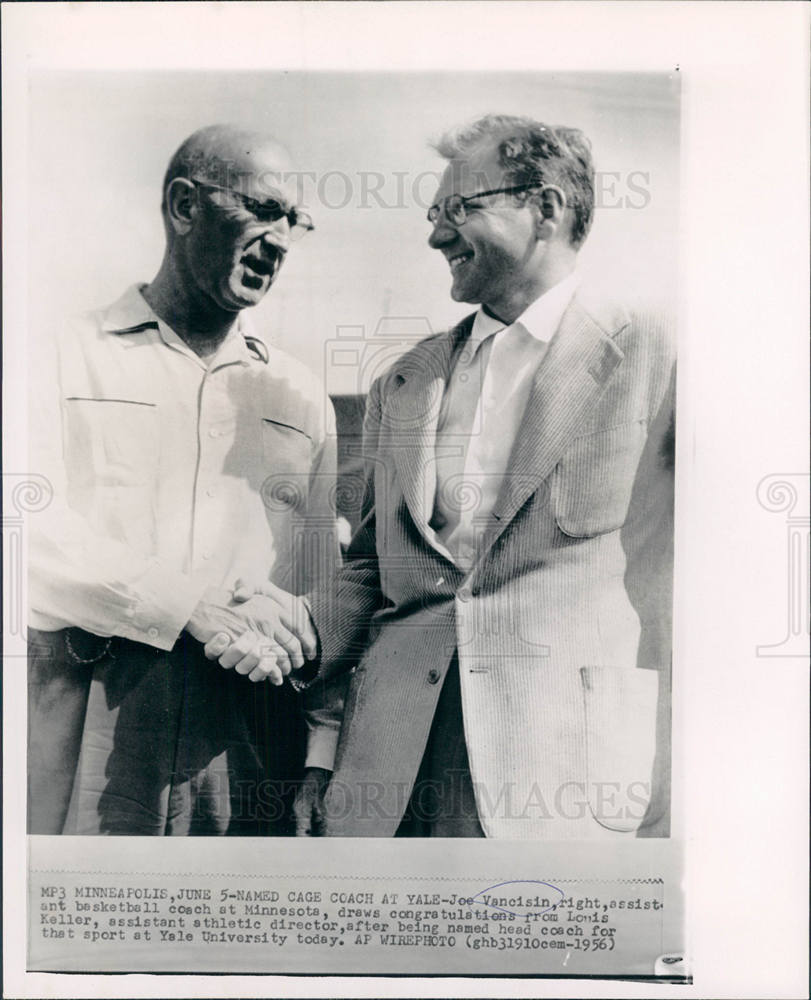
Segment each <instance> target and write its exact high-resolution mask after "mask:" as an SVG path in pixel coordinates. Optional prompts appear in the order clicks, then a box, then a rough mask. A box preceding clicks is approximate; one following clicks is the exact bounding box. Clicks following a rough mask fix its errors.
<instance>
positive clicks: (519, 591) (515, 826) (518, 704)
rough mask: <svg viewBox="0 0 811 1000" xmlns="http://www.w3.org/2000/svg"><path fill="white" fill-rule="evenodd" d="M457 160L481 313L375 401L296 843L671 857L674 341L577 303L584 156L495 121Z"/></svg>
mask: <svg viewBox="0 0 811 1000" xmlns="http://www.w3.org/2000/svg"><path fill="white" fill-rule="evenodd" d="M438 148H439V151H440V153H441V154H442V155H443V156H444V157H445V158H446V159H447V161H448V162H447V168H446V170H445V172H444V175H443V177H442V179H441V182H440V185H439V189H438V191H437V193H436V197H435V203H434V204H433V205H432V207H431V208H430V210H429V212H428V220H429V222H430V224H431V232H430V236H429V240H428V242H429V245H430V246H431V247H432V248H433V249H435V250H438V251H439V252H440V253H442V254H443V256H444V257H445V258H446V260H447V262H448V265H449V268H450V280H451V295H452V297H453V298H454V299H455V300H456V301H459V302H469V303H472V304H474V305H476V306H477V310H476V312H475V313H474V314H473V315H471V316H468V317H467V319H465V320H463V321H462V322H461V323H460V324H459V326H458V327H457V328H456V329H454V330H452V331H451V332H449V333H445V334H441V335H439V336H436V337H433V338H429V339H428V340H426V341H423V342H422V343H421V344H419V345H418V346H417V347H415V348H414V349H413V350H411V351H410V352H409V353H408V354H406V355H405V356H404V357H403V358H401V359H400V360H399V361H397V362H396V363H395V364H394V365H392V367H391V369H390V370H389V371H388V372H387V373H386V374H385V375H384V376H383V377H382V378H380V379H379V380H378V381H377V382H376V383H375V384H374V385H373V386H372V388H371V391H370V393H369V398H368V403H367V413H366V422H365V452H366V459H367V474H368V483H367V493H366V503H365V508H364V519H363V521H362V524H361V526H360V528H359V530H358V532H357V534H356V536H355V538H354V539H353V541H352V544H351V546H350V548H349V551H348V553H347V558H346V561H345V563H344V566H343V568H342V569H341V570H340V572H339V574H338V576H337V578H336V581H335V583H334V585H333V586H332V587H331V588H328V589H325V590H323V591H321V592H319V593H316V594H315V595H314V596H313V597H312V601H311V610H312V617H313V621H314V624H315V628H316V630H317V632H318V638H319V644H320V648H319V653H320V664H321V668H320V678H321V680H320V682H317V683H316V684H315V685H314V686H313V688H312V689H311V692H312V693H311V695H310V697H311V698H315V697H321V698H323V699H324V700H325V701H326V702H327V703H329V700H330V698H332V699H333V700H334V699H335V697H336V694H335V692H336V691H340V683H341V682H340V677H341V675H342V672H343V671H345V670H349V671H350V679H349V683H348V690H347V691H346V696H345V701H344V707H343V713H342V714H341V713H340V712H339V711H335V712H334V713H333V715H334V720H333V730H334V734H337V732H338V729H339V728H340V739H339V741H338V745H337V753H336V757H335V761H334V764H333V769H334V774H333V776H332V779H331V782H330V784H329V788H328V791H327V794H326V797H325V799H324V800H323V802H322V800H321V793H322V792H323V789H324V786H325V785H326V783H327V781H328V780H329V777H330V775H329V770H326V769H322V770H318V769H312V770H310V771H309V772H308V774H307V778H306V780H305V784H304V786H303V790H302V794H301V796H300V798H299V802H298V804H297V813H298V820H299V830H300V832H302V833H310V834H313V833H318V832H322V831H323V832H325V833H326V834H328V835H333V836H338V835H344V836H391V835H395V834H397V835H401V836H402V835H417V836H446V837H457V836H471V837H474V836H475V837H481V836H490V837H502V838H513V839H527V838H530V839H561V838H566V839H568V838H586V839H608V838H615V839H623V838H628V837H629V836H631V837H632V836H635V835H639V836H645V835H647V836H651V835H662V834H664V833H665V832H666V830H667V799H668V792H667V766H666V763H665V757H666V753H665V747H666V742H667V740H666V735H665V734H666V730H667V677H668V672H669V663H670V587H671V575H672V574H671V545H672V461H671V454H670V453H671V447H672V424H671V421H672V413H673V351H672V347H671V344H670V339H669V336H668V334H667V332H666V330H665V328H664V326H663V324H662V323H660V322H659V320H658V318H657V317H655V316H651V315H646V314H635V313H631V312H628V311H626V310H625V309H624V308H623V307H622V306H620V305H618V304H617V303H616V302H613V301H608V300H607V299H606V298H604V297H597V296H593V295H589V293H588V291H587V290H586V289H585V288H580V287H579V286H578V279H577V276H576V274H577V272H576V261H577V256H578V252H579V250H580V248H581V246H582V244H583V242H584V240H585V239H586V236H587V234H588V232H589V228H590V226H591V222H592V215H593V208H594V170H593V166H592V160H591V152H590V147H589V143H588V140H587V139H586V138H585V136H583V135H582V133H580V132H579V131H578V130H577V129H572V128H564V127H554V128H553V127H551V126H547V125H544V124H542V123H540V122H536V121H533V120H531V119H527V118H516V117H512V116H488V117H486V118H484V119H481V120H479V121H478V122H476V123H475V124H473V125H472V126H471V127H469V128H467V129H463V130H460V131H459V132H457V133H454V134H451V135H449V136H447V137H446V138H445V139H444V140H443V141H442V142H441V143H440V145H439V147H438ZM338 721H340V727H339V726H338V724H337V722H338ZM657 726H658V730H659V732H658V733H657Z"/></svg>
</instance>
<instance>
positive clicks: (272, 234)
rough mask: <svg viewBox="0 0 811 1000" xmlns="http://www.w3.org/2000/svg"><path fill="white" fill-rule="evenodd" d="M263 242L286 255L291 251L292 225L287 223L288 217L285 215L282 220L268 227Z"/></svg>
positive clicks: (263, 235)
mask: <svg viewBox="0 0 811 1000" xmlns="http://www.w3.org/2000/svg"><path fill="white" fill-rule="evenodd" d="M262 242H263V243H267V244H269V245H270V246H272V247H274V248H276V249H277V250H283V251H284V252H285V253H286V252H287V251H288V250H289V249H290V242H291V240H290V223H289V222H288V221H287V216H284V215H283V216H282V217H281V219H276V221H275V222H272V223H271V224H270V225H269V226H268V228H267V229H266V230H265V232H264V233H263V234H262Z"/></svg>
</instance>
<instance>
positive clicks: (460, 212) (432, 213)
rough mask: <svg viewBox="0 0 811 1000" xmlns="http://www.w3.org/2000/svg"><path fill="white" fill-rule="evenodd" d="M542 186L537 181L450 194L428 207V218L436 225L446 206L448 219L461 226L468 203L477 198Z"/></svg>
mask: <svg viewBox="0 0 811 1000" xmlns="http://www.w3.org/2000/svg"><path fill="white" fill-rule="evenodd" d="M542 187H543V184H540V183H538V182H537V181H536V182H535V183H534V184H518V185H514V186H513V187H504V188H494V189H493V190H492V191H477V192H476V193H475V194H464V195H462V194H449V195H448V196H447V197H446V198H443V199H442V201H441V202H437V204H436V205H431V207H430V208H429V209H428V215H427V219H428V221H429V222H430V223H431V225H432V226H435V225H436V224H437V222H438V221H439V216H440V214H441V212H442V210H443V208H444V210H445V217H446V218H447V219H448V221H449V222H451V223H453V225H454V226H461V225H463V224H464V223H465V221H466V220H467V208H466V205H467V203H468V202H470V201H475V200H476V199H477V198H485V197H486V196H487V195H491V194H518V193H519V192H521V191H531V190H533V189H535V190H539V189H540V188H542Z"/></svg>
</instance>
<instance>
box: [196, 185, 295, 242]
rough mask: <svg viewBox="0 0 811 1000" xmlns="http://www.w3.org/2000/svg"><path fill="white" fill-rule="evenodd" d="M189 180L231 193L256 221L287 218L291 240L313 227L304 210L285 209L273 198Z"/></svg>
mask: <svg viewBox="0 0 811 1000" xmlns="http://www.w3.org/2000/svg"><path fill="white" fill-rule="evenodd" d="M190 180H191V183H192V184H193V185H194V186H195V187H203V188H210V189H211V190H212V191H227V192H228V193H229V194H232V195H233V196H234V197H235V198H238V199H239V200H240V201H241V202H242V204H243V205H244V206H245V208H246V209H247V210H248V211H249V212H250V213H251V215H252V216H253V217H254V218H255V219H256V220H257V222H265V223H267V222H278V221H279V219H287V224H288V225H289V226H290V239H291V240H300V239H301V238H302V236H305V235H306V234H307V233H309V232H311V231H312V230H313V229H315V226H314V225H313V220H312V219H311V218H310V216H309V215H308V214H307V213H306V212H302V211H301V210H300V209H298V208H291V209H289V210H288V211H285V209H284V208H283V207H282V205H281V204H280V203H279V202H278V201H276V200H275V198H268V199H267V201H259V200H258V199H257V198H251V197H249V196H248V195H246V194H242V193H241V192H240V191H235V190H234V189H233V188H228V187H222V186H221V185H220V184H210V183H209V182H208V181H198V180H195V179H194V178H190Z"/></svg>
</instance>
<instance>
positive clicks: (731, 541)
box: [2, 2, 809, 998]
mask: <svg viewBox="0 0 811 1000" xmlns="http://www.w3.org/2000/svg"><path fill="white" fill-rule="evenodd" d="M808 20H809V17H808V6H807V5H805V4H795V3H786V4H782V3H701V4H693V3H686V4H685V3H666V2H665V3H644V2H641V3H627V4H626V3H571V4H565V5H563V4H555V3H549V4H547V3H499V4H494V3H454V4H421V3H417V4H414V3H398V4H382V3H381V4H364V3H359V4H298V3H290V4H269V5H256V4H250V3H245V4H205V5H197V4H185V3H184V4H101V5H96V4H82V5H79V4H12V5H8V4H7V5H5V6H4V10H3V25H2V27H3V125H4V143H3V180H4V195H5V197H4V223H3V238H4V261H3V269H4V307H3V308H4V316H3V318H4V333H5V337H4V358H3V360H4V375H3V389H4V430H5V437H4V471H5V473H6V475H8V474H9V473H11V474H14V473H15V472H17V473H18V472H21V471H22V470H25V469H26V457H25V456H26V441H25V409H26V361H27V354H28V352H27V349H26V346H27V343H28V341H29V340H30V339H31V337H32V336H33V332H32V331H33V330H34V327H35V324H34V323H33V322H32V320H31V318H30V316H29V312H30V313H32V314H36V313H37V312H38V309H39V305H40V304H41V301H42V300H46V299H48V298H50V297H53V296H55V294H56V292H57V291H59V292H60V294H61V293H62V292H64V281H63V280H62V279H61V278H60V275H59V273H58V272H57V270H56V269H50V270H47V269H46V268H45V267H44V266H39V263H38V262H39V261H40V260H41V261H46V260H47V261H48V262H52V261H53V260H54V259H55V258H58V257H60V256H61V258H63V259H64V258H70V263H71V266H72V267H73V266H74V264H76V265H77V266H76V268H75V271H74V273H76V271H81V270H83V269H84V270H90V269H91V268H98V267H100V266H102V265H100V264H99V259H100V258H104V257H105V256H106V255H108V254H109V255H113V254H116V253H122V252H123V251H122V249H121V248H122V246H123V245H124V243H125V242H126V241H125V237H124V236H122V235H121V234H120V232H118V227H117V226H116V224H115V217H113V218H111V219H110V224H109V226H108V227H107V230H106V232H107V236H106V237H105V239H106V243H105V246H104V247H103V248H102V249H101V252H97V249H96V248H94V247H92V246H90V245H89V244H88V243H87V241H86V240H85V238H84V235H83V233H84V230H83V229H82V230H79V231H78V232H73V233H72V234H71V239H70V241H68V242H64V245H63V243H60V244H59V245H57V246H55V247H54V246H52V244H53V243H54V241H56V240H61V239H62V233H63V230H62V229H60V227H59V225H58V218H57V217H53V218H51V219H49V220H48V225H47V226H46V227H45V228H42V229H40V230H39V231H37V232H36V233H31V226H30V221H29V220H30V218H31V212H32V206H33V205H34V203H35V202H36V200H37V198H39V197H40V196H42V192H40V191H29V188H28V178H29V177H30V176H32V173H31V169H30V163H29V150H30V148H31V144H33V143H34V142H36V141H37V140H36V136H32V135H31V134H30V127H29V126H30V121H31V115H30V113H29V112H30V108H31V105H30V97H31V95H32V94H33V90H32V89H29V86H30V81H31V80H32V77H31V76H29V73H31V74H37V73H39V72H40V71H43V70H48V71H52V70H65V69H67V70H71V71H73V72H84V71H86V70H87V69H89V68H96V69H98V70H103V71H105V72H110V71H116V72H118V71H125V70H128V71H132V72H136V71H137V72H139V73H142V72H143V71H144V70H145V69H147V68H148V69H152V70H164V71H165V70H172V71H177V70H180V69H184V70H187V71H189V72H200V71H201V70H206V71H209V70H210V71H211V74H212V75H215V74H216V73H217V72H218V71H221V70H222V69H223V68H227V69H228V70H229V71H233V70H234V69H238V70H249V71H250V72H251V73H255V72H268V71H277V70H280V69H289V70H299V71H308V72H309V71H313V70H317V71H319V72H323V71H329V72H334V71H353V72H355V71H357V70H358V69H361V68H362V69H365V70H367V71H370V72H383V71H388V72H393V71H401V72H411V73H413V72H416V73H418V74H421V73H423V72H440V71H441V72H442V73H443V74H451V75H454V74H463V73H470V72H479V73H489V72H490V71H498V72H504V71H505V70H506V69H509V70H510V71H521V72H524V73H538V72H540V71H544V72H545V73H549V72H553V73H555V74H558V73H562V72H566V71H577V72H580V71H583V70H590V71H596V70H600V71H612V72H623V71H628V70H634V71H646V72H653V73H659V74H662V73H665V74H667V73H672V72H673V71H674V70H675V67H676V66H678V67H679V73H680V74H681V77H682V81H683V83H682V109H683V119H682V159H681V178H682V183H681V195H682V197H681V210H680V214H679V224H678V240H677V242H678V246H679V249H680V252H681V261H682V269H681V280H680V285H679V289H680V291H679V317H680V327H681V339H680V383H679V408H680V413H679V429H680V430H679V442H678V456H677V470H678V471H677V478H678V483H677V568H676V590H677V597H676V643H677V645H676V651H675V657H676V663H675V671H676V676H677V690H676V704H675V708H674V711H675V714H676V720H675V729H676V731H677V732H683V733H684V735H685V739H684V742H683V745H682V753H681V758H682V760H681V764H682V770H683V773H684V778H685V780H684V787H685V789H686V790H687V791H686V794H685V799H686V806H687V809H686V811H687V819H688V826H687V837H688V842H687V847H688V880H687V902H688V922H689V929H690V935H691V939H692V946H693V947H692V956H693V960H694V974H695V982H694V985H693V986H691V987H667V986H661V985H656V986H649V987H646V986H644V985H641V984H630V983H596V984H587V983H583V982H576V983H570V982H565V981H562V982H554V981H553V982H546V981H516V980H512V981H504V980H494V979H489V980H487V981H478V982H476V981H470V980H465V981H460V980H450V981H436V980H432V981H427V980H423V981H421V980H399V981H386V982H382V981H380V980H374V981H366V982H363V981H359V982H358V981H355V982H351V983H350V982H349V981H346V980H335V979H329V978H325V979H319V980H310V981H291V980H285V979H274V980H272V981H269V980H266V979H263V978H242V979H225V978H223V977H217V979H216V981H214V982H213V983H212V982H211V980H204V979H203V978H202V977H196V976H189V977H175V978H173V979H172V980H166V979H158V978H156V977H148V976H133V977H128V979H127V980H126V981H125V980H111V979H110V978H109V977H104V978H97V977H91V976H71V977H58V976H56V977H55V976H44V975H36V976H26V975H25V974H24V972H23V968H24V966H23V955H24V940H23V929H24V921H22V920H21V919H20V917H19V914H20V910H21V907H22V906H24V899H25V895H24V892H25V882H24V880H25V865H26V860H25V859H26V846H25V845H26V841H25V836H24V782H23V780H22V776H23V775H24V773H25V757H24V753H25V742H24V727H23V726H22V725H20V724H19V722H20V720H21V719H23V718H24V709H23V706H24V699H25V683H24V671H23V670H20V669H18V664H19V661H15V660H14V655H15V652H16V654H17V655H18V656H19V653H20V650H19V648H18V647H17V648H15V647H13V645H12V647H11V648H9V637H8V636H6V647H5V649H4V659H5V663H4V666H5V667H6V668H7V669H6V671H5V677H4V696H5V697H4V704H5V706H6V715H5V718H6V721H7V723H8V724H7V725H6V726H5V728H4V745H3V750H4V770H5V775H6V781H5V782H4V824H5V831H4V832H5V839H4V876H5V879H4V887H5V900H4V956H5V963H4V966H5V967H4V975H5V992H6V994H7V995H15V996H31V997H41V996H45V995H48V996H66V997H71V996H88V995H95V996H104V995H111V993H113V992H116V993H118V994H119V995H124V994H125V993H129V994H131V995H138V996H148V995H150V996H167V995H177V996H194V995H197V996H203V995H209V996H223V995H226V994H231V995H235V996H263V995H267V994H268V992H271V991H272V992H274V993H275V994H277V995H292V994H295V993H299V994H303V995H310V996H313V995H322V996H336V995H340V994H341V993H351V994H353V995H356V996H360V995H365V996H379V995H380V994H381V993H383V992H385V993H387V994H391V995H394V994H399V995H401V996H415V995H422V996H430V995H463V994H469V995H478V996H497V995H498V996H504V997H515V996H527V997H529V996H572V997H583V996H586V995H590V994H591V995H594V994H596V995H598V996H604V997H607V996H629V997H631V996H636V997H646V996H653V995H655V996H657V997H669V996H674V997H680V998H688V997H707V996H714V997H730V998H742V997H800V996H807V982H808V979H807V949H808V934H807V929H808V907H807V899H808V896H807V871H808V867H807V866H808V808H807V802H808V798H807V781H808V712H807V706H808V670H807V667H808V664H807V660H805V659H802V658H797V657H794V658H786V659H767V658H764V657H758V656H757V655H756V649H757V646H758V645H761V644H764V643H770V642H777V641H779V640H780V638H781V637H782V635H783V634H784V633H785V622H786V615H787V585H788V582H789V571H788V563H787V555H788V554H787V551H786V517H785V515H782V514H779V513H774V512H769V511H766V510H764V509H763V507H762V506H761V505H760V504H759V503H758V500H757V485H758V483H759V482H760V481H761V480H762V479H763V478H764V476H767V475H769V474H772V473H790V474H792V475H794V476H798V477H800V482H802V481H803V480H802V477H803V476H805V477H806V479H805V481H806V482H807V471H808V449H807V436H806V414H807V400H808V350H807V345H808V266H807V265H808V245H809V240H808V236H809V233H808V218H809V211H808V208H809V205H808V128H807V123H808V48H807V38H808V27H809V24H808ZM169 98H170V95H169V94H163V95H161V103H160V104H159V105H158V106H157V107H156V108H154V109H153V112H152V114H153V118H154V119H156V120H158V119H160V117H161V115H162V107H163V101H164V100H169ZM67 110H68V109H66V113H67ZM475 110H479V109H478V107H477V108H476V109H475ZM553 110H554V109H553ZM70 111H71V113H74V112H76V113H77V114H78V116H79V117H81V111H80V109H72V108H71V109H70ZM430 112H431V109H430V107H428V108H423V107H420V108H418V109H416V110H415V111H414V117H417V118H420V117H422V116H425V115H428V114H430ZM559 120H563V119H562V118H559ZM196 124H197V122H196V121H195V122H190V126H191V127H193V126H194V125H196ZM441 124H442V125H443V126H444V125H445V121H444V120H443V122H442V123H441ZM428 131H429V130H428V129H422V128H420V129H419V133H420V142H422V141H423V137H424V134H425V133H427V132H428ZM171 141H172V142H173V141H174V137H172V139H171ZM167 142H169V137H167ZM298 151H299V152H300V150H298ZM595 151H597V142H596V141H595ZM167 152H168V148H167ZM51 158H52V163H53V164H54V172H55V173H56V172H58V169H59V164H60V162H61V158H62V150H61V149H60V147H59V146H58V145H56V144H54V148H53V149H52V151H51ZM138 162H139V163H140V162H141V161H140V160H139V161H138ZM422 164H423V161H422V159H420V169H422V168H423V167H422ZM156 166H157V164H156ZM119 167H120V163H119ZM88 169H89V168H88ZM603 169H605V167H603ZM609 169H610V168H609ZM94 204H95V201H94ZM153 204H154V203H153ZM60 210H64V211H67V208H66V207H65V206H60ZM155 212H156V216H155V217H157V206H156V205H155ZM640 214H641V213H640ZM150 225H152V223H150ZM117 233H118V235H116V234H117ZM594 235H595V236H596V233H595V234H594ZM29 240H31V241H34V243H35V244H36V246H35V249H37V248H38V249H40V250H41V251H42V253H41V255H37V254H36V253H33V254H32V255H31V257H30V259H31V261H32V262H33V263H32V264H31V265H29ZM74 257H75V258H78V259H77V260H76V261H74V260H73V258H74ZM130 259H131V258H130ZM85 262H86V263H87V268H83V267H81V266H78V265H81V264H83V263H85ZM146 263H148V261H146V262H145V266H146ZM440 265H441V262H440ZM434 266H435V267H436V266H438V265H436V264H435V265H434ZM124 270H126V269H124ZM437 273H438V274H439V275H440V278H443V276H442V275H441V271H437ZM129 277H130V276H129V274H128V273H127V274H126V275H125V280H129ZM283 277H288V278H289V275H284V276H283ZM111 278H112V279H113V282H112V283H113V284H115V276H114V275H112V276H111ZM444 278H446V276H444ZM29 280H30V287H31V289H32V295H31V301H32V302H36V303H37V308H36V309H35V308H34V307H33V306H30V305H29ZM281 287H282V286H281V285H280V288H281ZM90 291H92V290H90ZM111 291H112V294H113V295H115V294H116V292H117V288H113V289H111ZM375 295H379V292H378V291H376V292H375ZM377 301H379V300H378V299H375V302H377ZM350 322H353V321H352V320H350ZM354 322H358V321H354ZM359 322H363V320H360V321H359ZM5 516H6V515H5V512H4V518H5ZM4 527H5V520H4ZM158 846H159V845H156V849H157V848H158ZM203 846H204V845H194V844H190V845H189V849H190V850H192V849H195V848H201V847H203Z"/></svg>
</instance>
